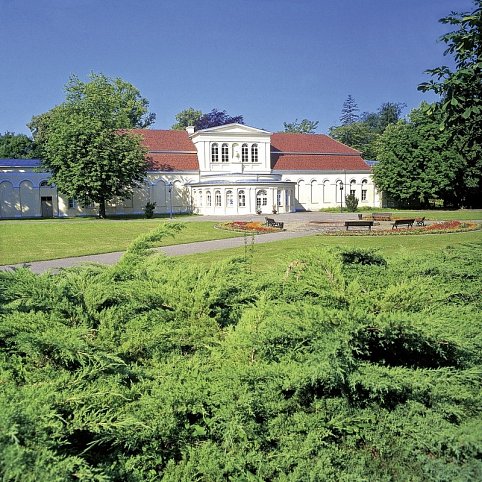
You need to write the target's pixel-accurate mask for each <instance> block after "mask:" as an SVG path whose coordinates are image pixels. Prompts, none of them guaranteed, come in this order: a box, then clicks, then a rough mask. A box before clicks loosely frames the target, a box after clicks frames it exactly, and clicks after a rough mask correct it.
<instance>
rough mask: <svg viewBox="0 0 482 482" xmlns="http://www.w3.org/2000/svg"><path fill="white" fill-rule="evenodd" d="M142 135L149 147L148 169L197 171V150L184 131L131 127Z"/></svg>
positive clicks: (135, 132)
mask: <svg viewBox="0 0 482 482" xmlns="http://www.w3.org/2000/svg"><path fill="white" fill-rule="evenodd" d="M131 132H132V133H133V134H139V135H141V136H142V137H143V142H142V143H143V144H144V145H145V146H146V147H147V148H148V149H149V153H148V155H147V156H148V160H149V163H150V169H152V170H154V171H197V170H199V162H198V159H197V152H196V148H195V147H194V144H193V143H192V141H191V139H190V138H189V135H188V133H187V132H186V131H174V130H172V131H163V130H150V129H132V130H131Z"/></svg>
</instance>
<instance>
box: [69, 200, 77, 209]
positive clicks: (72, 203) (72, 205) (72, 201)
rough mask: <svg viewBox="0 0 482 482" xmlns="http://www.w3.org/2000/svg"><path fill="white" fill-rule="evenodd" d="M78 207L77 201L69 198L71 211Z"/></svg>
mask: <svg viewBox="0 0 482 482" xmlns="http://www.w3.org/2000/svg"><path fill="white" fill-rule="evenodd" d="M76 207H77V199H75V198H73V197H69V209H73V208H76Z"/></svg>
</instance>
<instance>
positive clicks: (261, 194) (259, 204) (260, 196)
mask: <svg viewBox="0 0 482 482" xmlns="http://www.w3.org/2000/svg"><path fill="white" fill-rule="evenodd" d="M267 205H268V193H267V192H266V190H264V189H261V190H259V191H258V192H257V193H256V209H262V208H263V206H267Z"/></svg>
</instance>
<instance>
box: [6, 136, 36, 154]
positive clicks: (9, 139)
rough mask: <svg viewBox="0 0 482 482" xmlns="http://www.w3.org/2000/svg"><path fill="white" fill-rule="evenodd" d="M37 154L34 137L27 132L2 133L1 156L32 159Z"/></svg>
mask: <svg viewBox="0 0 482 482" xmlns="http://www.w3.org/2000/svg"><path fill="white" fill-rule="evenodd" d="M37 155H38V153H37V152H36V149H35V146H34V143H33V141H32V139H30V137H27V136H26V135H25V134H14V133H13V132H5V134H0V157H3V158H10V159H31V158H33V157H37Z"/></svg>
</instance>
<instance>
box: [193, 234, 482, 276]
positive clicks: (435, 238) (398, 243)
mask: <svg viewBox="0 0 482 482" xmlns="http://www.w3.org/2000/svg"><path fill="white" fill-rule="evenodd" d="M457 244H465V245H467V244H474V245H475V244H479V245H480V244H482V231H469V232H465V233H451V234H423V235H411V236H397V235H394V236H322V235H314V236H307V237H305V238H297V239H290V240H285V241H278V242H274V243H266V244H256V245H254V246H250V247H248V250H247V251H248V253H247V254H248V256H252V269H253V270H254V271H260V272H261V271H269V270H285V269H286V266H287V265H288V264H289V263H290V262H291V261H292V260H293V259H294V258H296V253H302V252H304V251H306V250H308V249H313V248H314V249H316V248H320V247H346V248H363V249H376V250H379V252H380V253H381V254H383V255H384V256H387V257H390V256H393V255H396V254H402V253H407V254H410V253H411V252H417V253H423V252H427V253H428V252H431V251H435V250H439V249H443V248H446V247H447V246H453V245H457ZM244 255H245V249H244V247H243V248H232V249H226V250H222V251H214V252H208V253H200V254H195V255H189V256H187V257H188V258H191V259H192V262H195V263H203V264H210V263H211V262H212V261H214V260H220V259H222V258H228V257H232V256H241V257H244Z"/></svg>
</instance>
